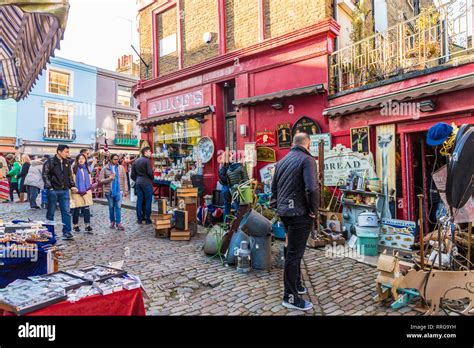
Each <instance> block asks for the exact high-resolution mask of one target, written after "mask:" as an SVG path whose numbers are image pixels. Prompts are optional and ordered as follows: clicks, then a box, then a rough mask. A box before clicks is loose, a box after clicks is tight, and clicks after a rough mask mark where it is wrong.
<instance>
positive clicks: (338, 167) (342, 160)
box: [324, 144, 375, 186]
mask: <svg viewBox="0 0 474 348" xmlns="http://www.w3.org/2000/svg"><path fill="white" fill-rule="evenodd" d="M351 171H355V172H356V173H357V174H358V175H360V176H364V174H365V172H366V171H367V172H368V173H367V174H368V177H369V178H372V177H374V176H375V170H374V159H373V157H372V154H370V153H369V154H368V155H364V154H361V153H358V152H352V151H351V150H350V149H348V148H346V147H344V146H343V145H341V144H338V145H337V146H336V147H334V148H333V149H332V150H331V151H328V152H327V153H325V155H324V184H325V185H326V186H338V185H341V183H342V184H343V183H345V181H346V179H347V178H348V177H349V175H350V173H351Z"/></svg>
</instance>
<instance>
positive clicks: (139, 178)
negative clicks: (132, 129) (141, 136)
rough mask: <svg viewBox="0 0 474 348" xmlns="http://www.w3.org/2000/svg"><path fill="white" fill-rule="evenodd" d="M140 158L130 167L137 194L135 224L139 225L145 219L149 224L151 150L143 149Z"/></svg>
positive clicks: (151, 191)
mask: <svg viewBox="0 0 474 348" xmlns="http://www.w3.org/2000/svg"><path fill="white" fill-rule="evenodd" d="M141 153H142V156H141V157H140V158H139V159H137V160H135V161H134V162H133V165H132V175H131V177H132V180H133V181H135V190H136V194H137V206H136V211H137V223H138V224H141V223H142V222H143V219H145V221H146V224H151V218H150V216H151V204H152V201H153V179H154V174H153V168H152V166H151V161H150V157H151V150H150V148H149V147H144V148H143V149H142V151H141ZM143 204H145V216H143Z"/></svg>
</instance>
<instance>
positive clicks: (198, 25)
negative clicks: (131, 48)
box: [138, 0, 332, 79]
mask: <svg viewBox="0 0 474 348" xmlns="http://www.w3.org/2000/svg"><path fill="white" fill-rule="evenodd" d="M166 2H167V0H157V1H156V2H155V3H153V4H152V5H150V6H148V7H146V8H144V9H143V10H141V11H140V13H139V18H138V21H139V26H140V54H141V56H142V58H143V59H144V60H145V62H146V63H147V64H148V65H149V67H150V68H149V75H148V78H151V67H152V57H153V35H154V34H155V33H153V29H152V11H153V10H154V9H156V8H157V7H158V6H160V5H162V4H164V3H166ZM258 3H259V1H258V0H225V9H226V28H227V31H226V45H227V51H228V52H229V51H233V50H236V49H239V48H243V47H247V46H250V45H253V44H256V43H258V42H259V27H258ZM331 4H332V0H265V2H264V15H265V22H266V23H265V35H266V38H271V37H275V36H278V35H282V34H285V33H288V32H291V31H293V30H296V29H300V28H303V27H306V26H309V25H312V24H315V23H317V22H318V21H320V20H321V19H324V18H327V17H330V16H331ZM181 8H182V12H181V13H180V20H181V25H182V33H181V36H182V45H183V46H182V49H183V66H184V67H188V66H192V65H195V64H198V63H200V62H203V61H205V60H207V59H210V58H212V57H215V56H216V55H217V54H218V41H219V38H218V36H217V34H218V28H219V18H218V6H217V0H181ZM176 11H177V10H176V7H173V8H172V9H170V10H168V11H166V12H165V13H162V14H160V15H159V19H158V24H159V26H160V27H159V28H158V36H159V39H162V38H163V37H166V36H168V35H169V34H171V33H173V32H175V31H176V30H177V23H176V21H177V20H176V18H177V17H176V16H177V12H176ZM205 32H211V33H213V40H212V42H211V43H210V44H205V43H204V42H203V34H204V33H205ZM159 67H160V69H159V70H160V72H159V75H160V76H163V75H166V74H168V73H170V72H172V71H175V70H177V69H178V54H177V52H175V53H173V54H170V55H167V56H165V57H160V58H159ZM140 77H141V78H142V79H145V78H146V77H147V76H146V68H145V65H144V64H143V63H142V62H140Z"/></svg>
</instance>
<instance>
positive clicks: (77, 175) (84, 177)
mask: <svg viewBox="0 0 474 348" xmlns="http://www.w3.org/2000/svg"><path fill="white" fill-rule="evenodd" d="M72 172H73V178H74V182H75V183H76V187H77V192H72V191H71V210H72V223H73V230H74V232H80V231H81V229H80V228H79V213H80V210H82V211H83V214H84V223H85V225H86V227H85V231H86V232H87V233H89V234H92V227H91V225H90V224H91V212H90V207H91V206H92V204H93V201H92V185H91V183H92V177H91V173H90V171H89V167H88V165H87V158H86V156H85V155H84V154H79V155H78V156H77V157H76V160H75V162H74V165H73V167H72ZM81 208H82V209H81Z"/></svg>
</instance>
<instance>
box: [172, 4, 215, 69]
mask: <svg viewBox="0 0 474 348" xmlns="http://www.w3.org/2000/svg"><path fill="white" fill-rule="evenodd" d="M181 26H182V33H181V35H182V45H183V46H182V50H183V65H184V67H188V66H191V65H195V64H198V63H201V62H203V61H205V60H206V59H209V58H212V57H215V56H216V55H217V54H218V53H219V38H218V31H219V14H218V7H217V2H216V0H182V2H181ZM206 32H210V33H212V42H211V43H210V44H206V43H205V42H204V41H203V34H204V33H206Z"/></svg>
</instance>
